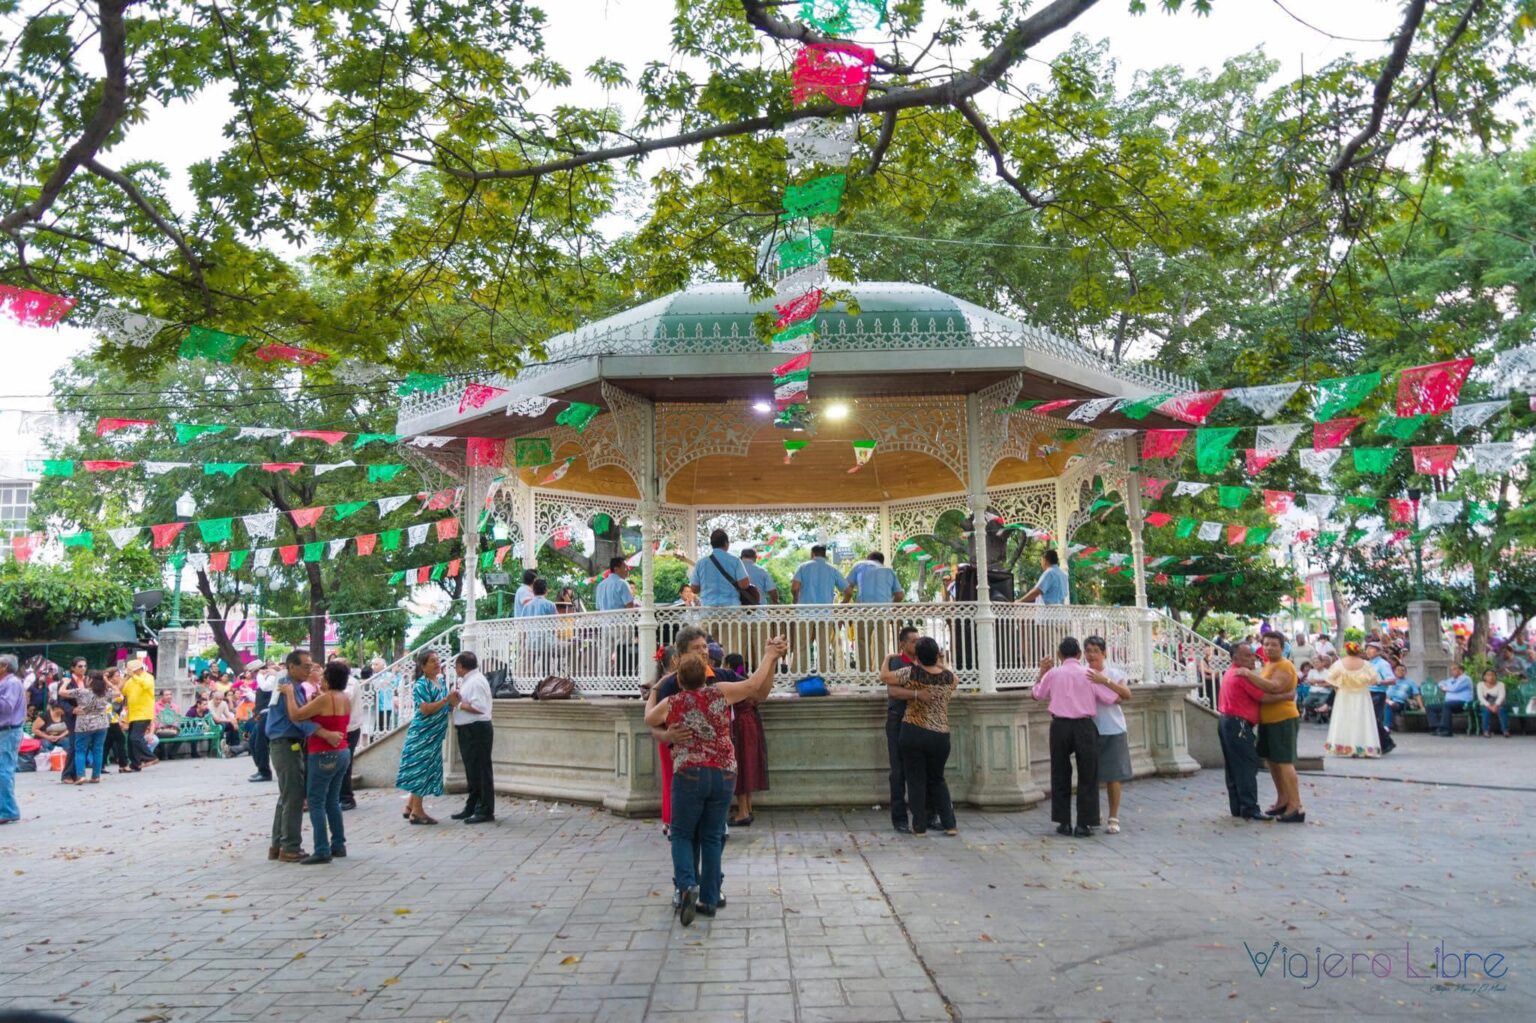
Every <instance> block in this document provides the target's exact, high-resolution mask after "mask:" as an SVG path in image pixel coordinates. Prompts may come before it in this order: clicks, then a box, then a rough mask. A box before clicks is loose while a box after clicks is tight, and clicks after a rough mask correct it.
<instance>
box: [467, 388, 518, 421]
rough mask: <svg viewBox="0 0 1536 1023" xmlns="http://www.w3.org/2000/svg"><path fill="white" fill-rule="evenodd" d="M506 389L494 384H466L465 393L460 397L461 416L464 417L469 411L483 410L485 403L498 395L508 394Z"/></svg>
mask: <svg viewBox="0 0 1536 1023" xmlns="http://www.w3.org/2000/svg"><path fill="white" fill-rule="evenodd" d="M506 393H507V389H506V388H505V387H496V386H494V385H492V384H476V383H471V384H465V385H464V393H463V394H461V395H460V396H459V414H460V415H463V414H464V412H465V411H466V410H468V409H476V408H483V407H484V406H485V403H486V402H488V401H490V400H491V399H492V398H494V397H496V396H497V395H498V394H506Z"/></svg>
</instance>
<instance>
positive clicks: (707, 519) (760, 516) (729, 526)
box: [695, 504, 880, 552]
mask: <svg viewBox="0 0 1536 1023" xmlns="http://www.w3.org/2000/svg"><path fill="white" fill-rule="evenodd" d="M695 517H696V522H697V529H698V536H697V543H698V550H700V551H706V552H707V551H708V550H709V534H710V532H711V531H712V530H715V529H724V530H725V531H726V532H727V533H728V534H730V536H731V540H732V542H733V543H734V542H736V541H738V540H739V541H743V542H745V541H751V542H753V543H757V542H760V541H764V540H766V539H767V538H768V537H769V536H771V535H772V534H774V533H781V534H784V535H786V536H791V537H794V536H818V535H821V534H824V533H825V534H829V535H831V534H837V533H866V534H868V535H869V536H870V537H871V538H873V537H874V536H876V535H878V534H879V531H880V506H879V505H877V504H870V505H858V504H855V505H817V504H784V505H762V506H754V507H750V508H740V507H731V506H716V507H709V508H697V509H695Z"/></svg>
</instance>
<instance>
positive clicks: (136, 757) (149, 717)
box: [123, 657, 155, 771]
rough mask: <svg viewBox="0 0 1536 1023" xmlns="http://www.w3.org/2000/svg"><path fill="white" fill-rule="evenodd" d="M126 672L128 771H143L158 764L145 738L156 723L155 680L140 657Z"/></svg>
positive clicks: (129, 665)
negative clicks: (146, 767) (148, 765)
mask: <svg viewBox="0 0 1536 1023" xmlns="http://www.w3.org/2000/svg"><path fill="white" fill-rule="evenodd" d="M123 671H124V672H125V673H126V674H127V675H128V679H127V681H125V682H124V683H123V700H124V702H125V704H126V706H127V713H128V767H129V770H132V771H140V770H143V768H144V765H145V764H152V763H154V762H155V756H154V754H153V753H151V752H150V751H149V743H148V741H147V740H146V738H145V737H146V736H147V735H148V734H149V730H150V728H151V727H152V726H153V725H154V723H155V676H153V675H151V674H150V673H149V671H148V669H146V668H145V666H144V662H143V661H142V660H140V659H139V658H137V657H135V658H134V659H133V660H131V661H129V662H128V663H127V664H125V665H124V666H123Z"/></svg>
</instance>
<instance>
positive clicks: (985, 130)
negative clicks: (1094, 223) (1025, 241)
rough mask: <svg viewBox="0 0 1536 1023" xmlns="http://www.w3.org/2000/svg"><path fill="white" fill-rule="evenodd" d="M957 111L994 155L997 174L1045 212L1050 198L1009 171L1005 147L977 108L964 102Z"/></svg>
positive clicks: (957, 107) (1028, 201)
mask: <svg viewBox="0 0 1536 1023" xmlns="http://www.w3.org/2000/svg"><path fill="white" fill-rule="evenodd" d="M955 109H956V110H958V111H960V114H961V116H963V117H964V118H965V119H966V121H968V122H970V125H971V127H972V128H973V129H975V131H976V134H977V135H978V136H980V137H981V144H982V145H984V146H985V147H986V148H987V152H989V153H991V154H992V167H993V170H995V171H996V172H997V176H998V177H1000V178H1002V179H1003V180H1004V181H1006V182H1007V183H1008V185H1009V186H1010V187H1011V188H1012V189H1013V190H1014V191H1015V192H1017V193H1019V195H1021V196H1023V197H1024V201H1025V202H1027V203H1029V204H1030V205H1031V206H1033V207H1034V208H1035V209H1037V210H1043V209H1045V208H1046V207H1047V206H1049V205H1050V204H1051V200H1050V198H1049V197H1043V196H1038V195H1036V194H1035V193H1034V191H1033V190H1032V189H1031V188H1030V187H1029V186H1028V185H1026V184H1024V182H1022V181H1020V180H1019V178H1018V175H1016V174H1014V173H1013V171H1011V170H1009V169H1008V162H1007V161H1006V160H1005V159H1003V147H1002V146H1000V145H998V142H997V138H996V137H995V136H994V135H993V134H992V129H991V128H989V127H987V122H986V121H984V120H982V119H981V114H980V113H978V112H977V110H976V107H975V106H973V105H972V104H971V103H970V102H969V101H964V100H963V101H960V102H957V103H955Z"/></svg>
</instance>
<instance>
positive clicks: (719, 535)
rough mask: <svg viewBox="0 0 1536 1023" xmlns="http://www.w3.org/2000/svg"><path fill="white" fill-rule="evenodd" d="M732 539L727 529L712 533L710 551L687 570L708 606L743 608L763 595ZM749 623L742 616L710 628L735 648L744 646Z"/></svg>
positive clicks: (700, 598) (695, 587)
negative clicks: (736, 550) (735, 550)
mask: <svg viewBox="0 0 1536 1023" xmlns="http://www.w3.org/2000/svg"><path fill="white" fill-rule="evenodd" d="M730 547H731V538H730V537H729V536H727V535H726V532H725V530H723V529H716V530H714V531H712V532H711V533H710V534H709V553H708V554H706V555H705V556H704V557H702V558H700V559H699V560H698V563H697V564H695V565H694V566H693V570H692V571H691V572H689V573H688V583H689V585H691V586H692V587H693V592H694V593H696V594H698V596H699V603H700V604H702V605H704V606H705V607H740V606H741V605H743V604H746V605H748V606H750V605H754V604H757V603H758V602H759V601H760V600H761V599H762V595H761V594H760V593H758V590H757V587H755V586H753V585H752V578H751V576H749V575H748V574H747V568H746V566H745V565H743V564H742V562H741V559H740V558H738V557H737V556H736V555H734V554H732V553H731V551H730ZM745 626H746V623H745V622H744V621H742V620H741V619H723V620H721V621H719V622H716V623H711V624H710V625H709V626H708V628H709V631H710V632H712V633H713V634H714V635H715V636H716V637H717V638H718V639H719V640H720V642H721V644H722V645H724V646H726V647H729V648H730V649H732V650H739V649H745V648H744V647H742V646H741V642H742V639H743V637H744V635H745Z"/></svg>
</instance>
